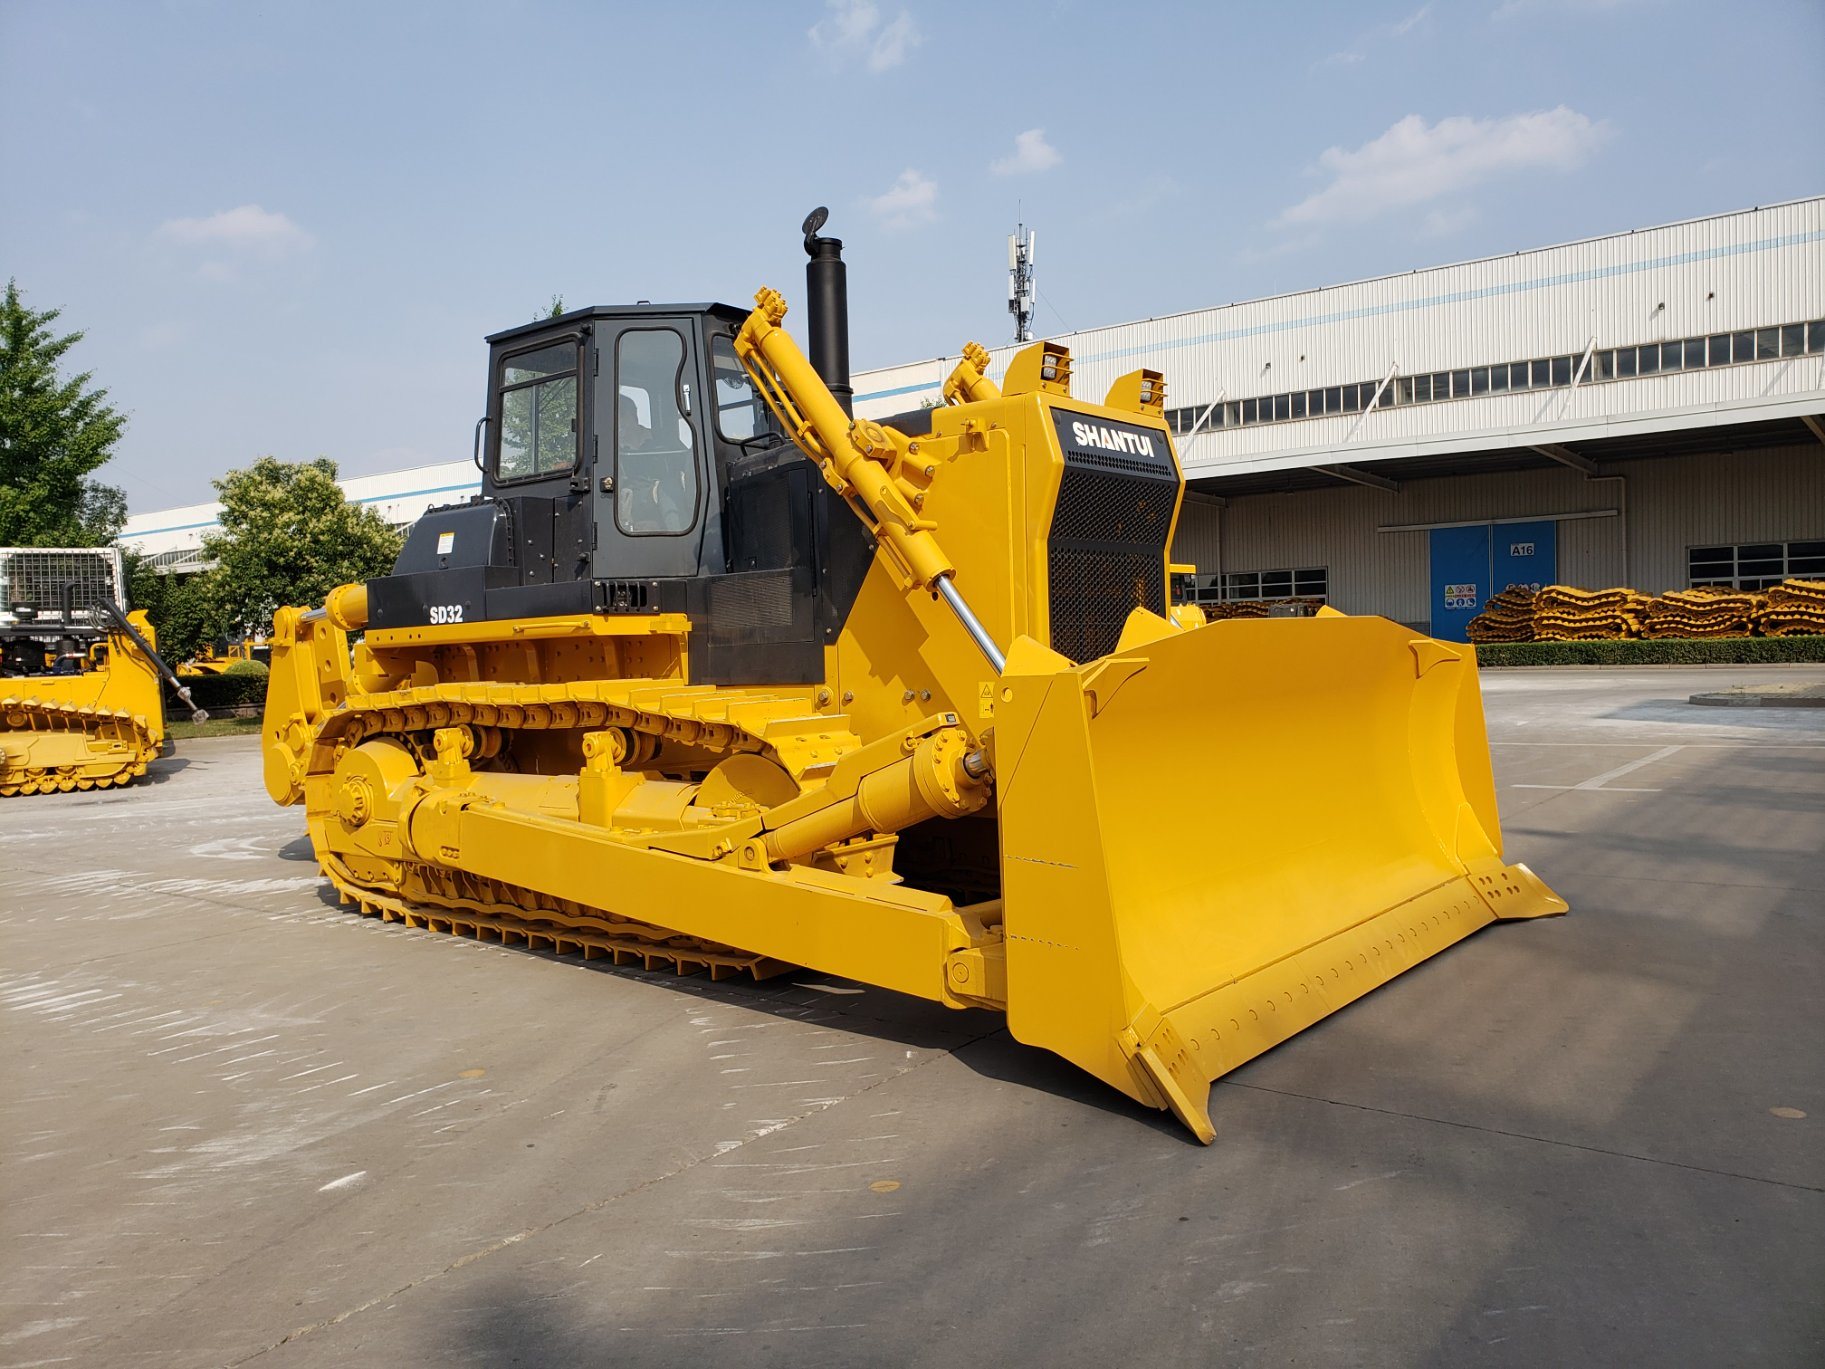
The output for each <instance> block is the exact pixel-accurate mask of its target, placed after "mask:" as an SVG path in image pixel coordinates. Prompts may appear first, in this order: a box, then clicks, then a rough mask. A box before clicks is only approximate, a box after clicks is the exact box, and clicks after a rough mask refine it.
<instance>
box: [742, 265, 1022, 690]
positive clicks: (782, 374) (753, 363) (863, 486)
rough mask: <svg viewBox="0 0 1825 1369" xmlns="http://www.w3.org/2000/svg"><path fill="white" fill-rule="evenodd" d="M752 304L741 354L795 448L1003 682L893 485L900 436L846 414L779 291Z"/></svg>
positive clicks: (988, 640) (998, 658)
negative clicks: (947, 612) (801, 341)
mask: <svg viewBox="0 0 1825 1369" xmlns="http://www.w3.org/2000/svg"><path fill="white" fill-rule="evenodd" d="M754 303H755V308H754V311H753V312H752V313H750V314H749V315H748V317H747V321H746V322H744V323H743V324H742V326H741V332H740V333H739V334H737V335H736V338H735V354H736V355H737V356H738V357H740V358H741V361H742V364H743V365H744V366H745V367H746V368H747V371H748V374H749V375H750V376H751V377H752V378H753V380H754V383H755V387H756V388H757V389H758V390H759V391H760V393H761V396H762V397H763V398H764V399H765V400H766V401H767V406H768V407H769V408H770V409H772V410H773V413H774V415H775V416H776V417H777V418H778V419H779V421H780V423H781V424H783V425H784V427H785V429H786V431H787V433H789V434H790V435H791V437H792V439H793V441H794V442H796V443H797V444H798V445H799V447H800V448H801V449H802V450H803V451H804V453H805V454H806V455H807V456H809V457H810V458H811V459H812V460H813V461H815V462H817V464H818V469H820V470H821V471H823V473H824V479H825V481H826V482H828V484H829V485H830V487H831V488H832V489H834V490H835V491H836V492H837V493H838V494H841V495H843V496H844V497H845V498H851V499H852V500H853V501H854V502H857V503H859V504H860V506H861V508H860V509H859V510H858V512H861V513H862V514H863V515H864V517H865V519H866V521H867V522H868V525H869V530H870V531H872V532H873V533H874V534H875V537H876V539H877V540H878V541H879V542H880V543H881V545H883V546H884V547H886V548H887V549H888V550H889V551H890V552H891V554H892V555H893V557H894V559H895V560H896V561H897V562H899V564H900V567H901V569H902V570H903V571H904V572H905V573H906V576H907V578H909V579H911V580H912V581H913V582H914V583H915V584H917V585H918V586H919V587H920V588H921V589H927V590H930V591H931V592H932V593H933V594H936V595H938V596H939V597H940V598H941V599H943V600H944V602H945V603H946V604H948V605H949V606H950V609H951V612H953V613H955V614H956V615H957V620H958V621H959V622H960V623H962V624H963V628H964V631H966V632H967V633H969V635H970V640H971V641H973V642H975V643H976V645H977V647H978V648H979V649H980V650H981V651H982V654H983V655H984V656H985V657H986V658H987V659H988V662H989V664H990V665H992V666H993V667H994V668H995V673H996V674H997V675H999V674H1000V673H1001V671H1002V669H1003V668H1004V667H1005V665H1006V664H1007V658H1006V657H1005V656H1004V655H1003V654H1002V651H1001V649H1000V647H998V646H997V645H996V644H995V640H994V638H992V637H990V636H989V633H988V629H986V628H985V627H983V625H982V621H981V619H979V618H977V617H976V615H975V613H974V612H972V611H971V609H970V606H969V604H968V603H966V602H965V601H964V598H963V596H962V594H961V593H959V592H958V589H957V587H956V585H954V584H952V583H951V577H952V576H954V575H955V574H956V573H957V568H956V567H955V566H953V565H952V564H951V563H950V559H949V558H948V557H946V556H945V554H944V550H943V548H942V547H940V546H939V545H938V539H937V537H936V536H935V535H934V533H933V524H932V523H931V521H930V520H929V519H927V518H924V517H923V516H921V515H920V513H919V511H918V510H917V509H916V508H914V507H913V502H912V499H911V498H910V497H909V496H908V495H907V493H906V491H905V490H904V489H902V488H901V487H900V483H899V481H897V480H896V479H895V478H894V475H893V470H894V467H895V466H897V465H898V463H899V461H900V458H901V455H902V454H901V451H900V449H899V447H898V446H897V445H896V437H897V436H898V435H897V434H894V433H893V432H891V430H889V429H886V428H883V427H881V426H880V425H879V424H878V423H871V422H869V421H868V420H867V419H851V418H850V417H849V415H848V414H847V413H845V412H844V411H843V406H842V405H841V404H840V403H839V402H838V400H837V398H836V396H835V395H833V394H831V392H830V387H829V386H828V385H826V384H825V383H824V381H823V378H822V377H821V376H819V375H818V373H817V370H816V369H815V368H814V367H813V366H812V365H811V363H810V362H809V361H808V360H806V358H805V354H804V353H803V352H801V351H800V350H799V347H798V344H797V343H796V342H794V341H793V340H792V335H791V334H790V333H788V332H787V331H786V330H785V329H784V328H782V327H780V326H779V325H780V322H781V320H783V319H784V318H785V317H786V301H785V298H784V297H783V296H782V295H781V294H780V293H779V291H777V290H770V289H766V288H763V289H761V290H760V291H759V292H758V293H757V294H756V295H755V296H754ZM984 355H985V356H986V354H984ZM985 383H986V382H985ZM902 440H903V439H902Z"/></svg>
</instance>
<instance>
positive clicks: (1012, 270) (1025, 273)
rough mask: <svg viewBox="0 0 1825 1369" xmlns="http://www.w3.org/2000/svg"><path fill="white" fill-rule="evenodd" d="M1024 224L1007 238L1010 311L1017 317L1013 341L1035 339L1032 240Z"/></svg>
mask: <svg viewBox="0 0 1825 1369" xmlns="http://www.w3.org/2000/svg"><path fill="white" fill-rule="evenodd" d="M1036 236H1037V234H1035V233H1034V232H1033V230H1032V229H1030V228H1028V227H1027V226H1026V225H1025V224H1024V223H1022V224H1016V225H1015V226H1014V233H1013V236H1012V237H1010V238H1009V239H1008V312H1009V313H1010V314H1012V315H1013V316H1014V341H1016V342H1031V341H1032V340H1033V296H1034V294H1035V292H1036V291H1037V289H1038V287H1037V286H1035V285H1034V284H1033V239H1034V238H1035V237H1036Z"/></svg>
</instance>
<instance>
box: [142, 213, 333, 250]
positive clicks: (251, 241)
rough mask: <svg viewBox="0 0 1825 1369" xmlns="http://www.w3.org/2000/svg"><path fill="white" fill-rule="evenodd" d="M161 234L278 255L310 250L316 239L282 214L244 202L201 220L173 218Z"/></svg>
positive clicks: (186, 242)
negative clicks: (237, 206)
mask: <svg viewBox="0 0 1825 1369" xmlns="http://www.w3.org/2000/svg"><path fill="white" fill-rule="evenodd" d="M158 231H159V234H160V235H161V236H162V237H165V238H169V239H170V240H171V241H172V242H178V243H183V244H184V245H186V246H190V247H216V248H227V249H228V250H229V251H232V252H257V253H259V254H261V255H263V256H269V257H279V256H284V255H286V254H287V253H289V252H302V251H307V250H308V249H309V248H310V247H311V246H312V245H313V243H314V242H315V241H316V240H315V239H314V238H312V237H311V235H310V234H309V233H306V232H305V231H304V230H303V229H302V228H300V227H298V225H297V224H295V223H293V222H292V221H291V220H290V219H289V218H287V217H286V216H285V215H283V214H280V213H275V212H273V211H270V210H266V209H262V208H261V207H260V206H259V205H257V204H244V205H241V206H240V207H239V208H237V209H224V210H223V211H222V212H221V213H219V214H211V215H209V216H208V217H207V218H202V219H170V220H168V221H166V222H165V223H164V224H162V225H160V227H159V230H158Z"/></svg>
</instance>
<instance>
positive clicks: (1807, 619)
mask: <svg viewBox="0 0 1825 1369" xmlns="http://www.w3.org/2000/svg"><path fill="white" fill-rule="evenodd" d="M1755 630H1756V631H1757V632H1758V633H1760V634H1761V635H1762V636H1764V637H1806V636H1812V635H1817V634H1825V580H1787V581H1784V582H1782V583H1781V584H1778V585H1776V586H1774V587H1773V588H1772V589H1770V590H1769V591H1768V594H1767V599H1766V603H1765V605H1764V606H1763V608H1762V609H1761V611H1760V612H1759V613H1758V614H1757V615H1756V618H1755Z"/></svg>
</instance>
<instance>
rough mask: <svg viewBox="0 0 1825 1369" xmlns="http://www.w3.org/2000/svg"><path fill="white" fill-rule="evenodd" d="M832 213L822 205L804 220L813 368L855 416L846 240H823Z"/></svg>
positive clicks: (849, 412)
mask: <svg viewBox="0 0 1825 1369" xmlns="http://www.w3.org/2000/svg"><path fill="white" fill-rule="evenodd" d="M829 217H830V211H829V210H828V209H825V208H824V207H823V206H822V205H820V206H818V208H816V209H813V210H812V211H811V213H810V214H808V215H806V217H805V255H806V256H807V257H809V258H811V260H810V261H808V262H806V263H805V305H806V310H807V315H808V318H809V323H808V324H807V331H808V332H809V334H810V339H811V368H812V369H813V370H814V371H816V372H817V373H818V375H819V376H821V377H822V378H823V381H824V384H826V385H828V386H829V387H830V393H831V394H833V395H835V396H836V400H837V403H839V404H841V405H842V406H843V412H844V413H846V414H849V415H850V416H851V417H853V416H854V414H855V387H854V386H852V385H851V384H850V383H849V281H848V269H847V268H846V267H845V266H844V265H843V240H842V239H841V238H820V237H819V236H818V235H817V230H818V229H820V228H822V227H823V226H824V221H825V220H826V219H828V218H829Z"/></svg>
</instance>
